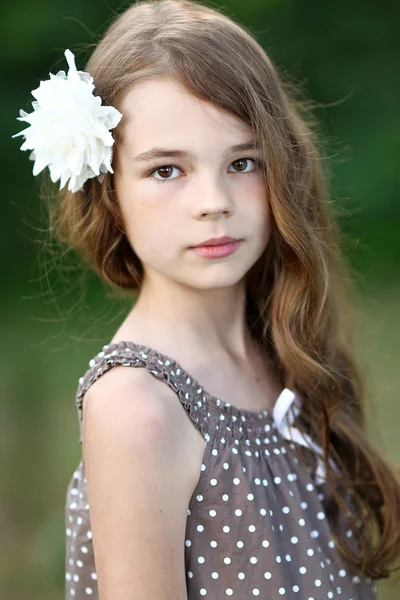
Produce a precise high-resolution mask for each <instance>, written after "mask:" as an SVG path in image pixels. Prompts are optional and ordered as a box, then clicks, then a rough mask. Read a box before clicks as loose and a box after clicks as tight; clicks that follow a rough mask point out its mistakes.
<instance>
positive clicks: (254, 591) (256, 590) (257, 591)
mask: <svg viewBox="0 0 400 600" xmlns="http://www.w3.org/2000/svg"><path fill="white" fill-rule="evenodd" d="M252 594H253V596H259V594H260V590H259V589H258V588H254V589H253V590H252Z"/></svg>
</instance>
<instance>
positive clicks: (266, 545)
mask: <svg viewBox="0 0 400 600" xmlns="http://www.w3.org/2000/svg"><path fill="white" fill-rule="evenodd" d="M262 546H264V548H268V546H269V541H268V540H263V541H262Z"/></svg>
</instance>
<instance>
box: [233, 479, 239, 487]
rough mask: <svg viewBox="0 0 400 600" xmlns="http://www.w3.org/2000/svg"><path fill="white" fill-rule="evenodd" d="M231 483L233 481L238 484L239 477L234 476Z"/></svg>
mask: <svg viewBox="0 0 400 600" xmlns="http://www.w3.org/2000/svg"><path fill="white" fill-rule="evenodd" d="M233 483H234V484H235V485H239V483H240V479H239V477H235V478H234V480H233Z"/></svg>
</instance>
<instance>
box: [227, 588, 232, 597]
mask: <svg viewBox="0 0 400 600" xmlns="http://www.w3.org/2000/svg"><path fill="white" fill-rule="evenodd" d="M232 594H233V590H232V589H231V588H228V589H227V590H226V595H227V596H232Z"/></svg>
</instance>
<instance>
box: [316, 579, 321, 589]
mask: <svg viewBox="0 0 400 600" xmlns="http://www.w3.org/2000/svg"><path fill="white" fill-rule="evenodd" d="M314 583H315V585H316V586H317V587H319V586H320V585H321V584H322V581H321V580H320V579H316V580H315V581H314Z"/></svg>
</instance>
